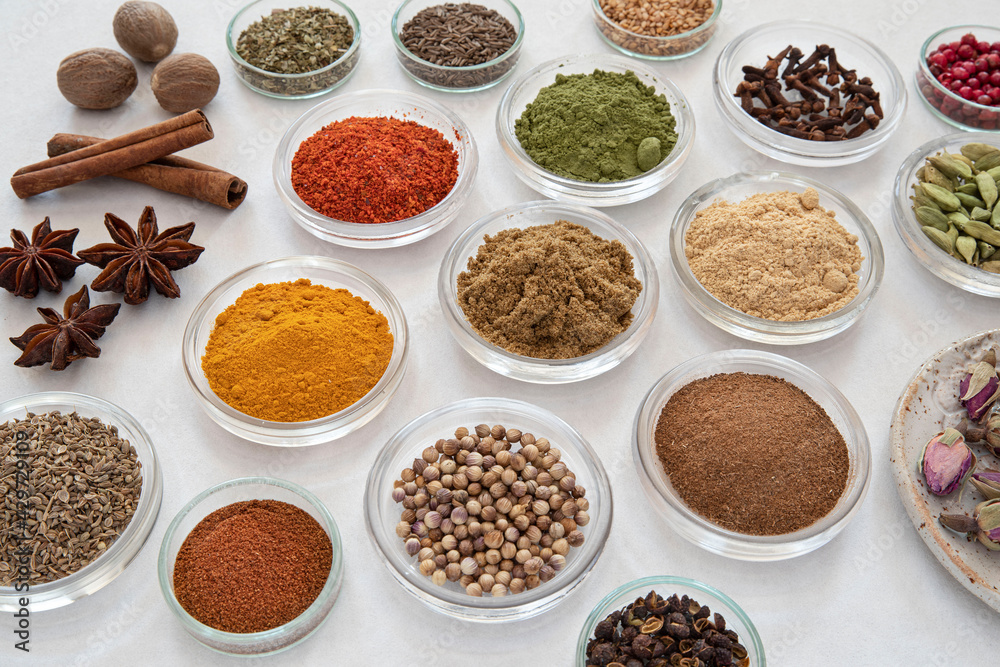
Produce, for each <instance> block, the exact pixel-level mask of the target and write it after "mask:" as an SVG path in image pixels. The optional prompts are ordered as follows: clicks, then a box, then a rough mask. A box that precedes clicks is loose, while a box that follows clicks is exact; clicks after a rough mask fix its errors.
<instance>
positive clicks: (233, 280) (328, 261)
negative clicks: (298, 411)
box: [181, 255, 409, 444]
mask: <svg viewBox="0 0 1000 667" xmlns="http://www.w3.org/2000/svg"><path fill="white" fill-rule="evenodd" d="M300 266H305V267H312V268H321V269H324V270H326V271H332V272H334V273H336V274H338V275H347V276H350V277H352V278H354V279H356V280H358V281H359V282H361V283H363V284H364V285H365V286H366V287H367V288H368V289H370V290H371V291H372V292H374V293H375V294H376V295H377V296H378V298H379V299H381V300H382V301H383V302H384V303H385V306H386V308H385V311H386V312H383V311H382V310H379V312H381V313H382V314H383V315H384V316H385V317H386V319H387V320H388V321H389V325H390V331H391V333H392V335H393V350H392V355H391V356H390V358H389V365H388V366H387V367H386V370H385V372H384V373H383V374H382V377H380V378H379V380H378V382H376V383H375V385H374V386H373V387H372V388H371V389H369V390H368V393H366V394H365V395H364V396H363V397H362V398H361V399H360V400H358V401H357V402H356V403H353V404H351V405H349V406H348V407H346V408H344V409H343V410H341V411H339V412H335V413H333V414H330V415H326V416H324V417H319V418H317V419H311V420H308V421H300V422H276V421H268V420H266V419H259V418H257V417H252V416H250V415H248V414H246V413H244V412H240V411H239V410H237V409H236V408H234V407H232V406H230V405H229V404H227V403H226V402H225V401H223V400H222V399H220V398H219V397H218V396H216V395H215V392H213V391H211V388H210V387H209V389H208V393H206V392H203V391H202V390H201V388H200V387H199V385H198V382H197V380H196V377H195V375H196V373H197V372H200V371H201V364H200V363H197V362H199V361H200V359H201V355H202V354H203V353H204V350H202V351H201V352H198V351H196V350H195V349H194V345H195V342H196V341H195V338H196V331H197V329H198V328H199V327H200V326H201V324H202V323H203V322H204V321H205V320H206V319H207V318H208V317H209V308H210V306H212V305H213V304H214V303H215V302H216V301H217V300H218V298H219V297H220V296H221V295H222V294H223V293H225V292H226V291H228V290H230V289H232V288H233V287H234V286H235V285H237V284H238V283H240V282H242V281H245V280H247V279H248V278H250V277H251V276H257V275H259V274H261V273H266V272H268V271H269V270H271V269H284V268H295V267H300ZM278 282H286V281H278ZM266 284H273V283H266ZM250 287H252V285H251V286H248V287H247V289H249V288H250ZM345 289H346V288H345ZM244 291H246V290H244ZM348 291H350V290H348ZM352 295H353V296H355V297H358V296H359V295H357V294H353V292H352ZM237 298H238V297H237ZM359 298H362V297H359ZM365 300H366V301H368V299H365ZM376 310H378V309H376ZM408 349H409V334H408V330H407V324H406V316H405V314H404V312H403V308H402V306H401V305H400V303H399V301H398V300H397V299H396V296H395V295H394V294H393V293H392V291H390V290H389V288H388V287H387V286H386V285H385V284H384V283H382V282H381V281H380V280H378V279H377V278H375V277H374V276H373V275H371V274H370V273H368V272H366V271H364V270H362V269H360V268H358V267H357V266H355V265H353V264H350V263H348V262H345V261H343V260H340V259H333V258H331V257H326V256H322V255H293V256H290V257H281V258H278V259H270V260H265V261H263V262H258V263H256V264H251V265H250V266H247V267H244V268H242V269H240V270H239V271H236V272H235V273H233V274H231V275H229V276H228V277H226V278H224V279H223V280H222V281H221V282H219V283H218V284H216V285H215V286H213V287H212V288H211V289H209V291H208V292H207V293H206V294H205V296H204V297H202V299H201V301H199V302H198V305H196V306H195V308H194V310H193V311H191V316H190V317H189V318H188V322H187V325H185V327H184V337H183V353H182V355H181V356H182V362H183V365H184V374H185V376H186V377H187V380H188V384H189V385H191V387H192V389H193V390H194V393H195V395H197V396H198V397H199V399H200V404H201V405H202V406H204V407H207V408H210V409H211V410H212V411H217V412H219V413H221V414H222V415H224V416H225V417H226V419H227V422H229V423H232V422H233V421H235V422H236V423H238V424H239V425H240V426H241V427H245V426H247V425H254V426H256V427H257V428H258V429H266V430H267V431H269V432H270V434H271V435H272V436H282V435H284V436H288V437H295V436H299V435H302V433H301V432H302V431H309V432H313V431H316V430H317V429H318V430H319V432H322V431H324V430H325V429H326V428H328V427H329V428H332V427H336V426H340V425H342V424H345V423H350V422H353V421H355V420H356V419H358V418H360V417H362V416H364V415H366V414H368V412H369V411H370V410H371V409H372V408H373V407H375V406H377V405H379V404H380V403H381V402H383V401H386V400H388V398H389V397H388V396H383V394H384V393H385V389H386V387H387V386H388V385H390V384H392V383H393V382H395V380H396V379H397V376H401V375H402V373H403V371H404V370H405V369H406V361H407V351H408ZM202 375H204V373H202ZM227 430H228V429H227ZM255 442H256V441H255ZM261 444H271V443H261Z"/></svg>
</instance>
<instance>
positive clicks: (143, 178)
mask: <svg viewBox="0 0 1000 667" xmlns="http://www.w3.org/2000/svg"><path fill="white" fill-rule="evenodd" d="M102 141H105V140H104V139H101V138H99V137H88V136H86V135H83V134H57V135H55V136H54V137H52V138H51V139H49V143H48V153H49V157H55V156H57V155H63V154H64V153H69V152H70V151H75V150H78V149H80V148H84V147H86V146H91V145H94V144H97V143H100V142H102ZM109 175H110V176H114V177H115V178H124V179H127V180H129V181H135V182H136V183H144V184H146V185H149V186H151V187H154V188H156V189H157V190H163V191H164V192H173V193H174V194H178V195H184V196H185V197H192V198H194V199H200V200H201V201H204V202H208V203H209V204H215V205H216V206H221V207H222V208H227V209H230V210H232V209H234V208H236V207H237V206H239V205H240V204H242V203H243V199H244V197H246V194H247V184H246V182H245V181H243V180H241V179H239V178H237V177H236V176H233V175H232V174H230V173H228V172H225V171H222V170H221V169H216V168H215V167H211V166H209V165H207V164H202V163H201V162H195V161H194V160H188V159H187V158H183V157H178V156H176V155H168V156H166V157H161V158H158V159H156V160H152V161H151V162H147V163H146V164H143V165H139V166H138V167H130V168H128V169H123V170H121V171H116V172H115V173H113V174H109Z"/></svg>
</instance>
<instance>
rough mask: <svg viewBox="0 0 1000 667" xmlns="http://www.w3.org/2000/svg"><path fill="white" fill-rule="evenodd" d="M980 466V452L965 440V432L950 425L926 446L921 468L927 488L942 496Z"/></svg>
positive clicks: (921, 459)
mask: <svg viewBox="0 0 1000 667" xmlns="http://www.w3.org/2000/svg"><path fill="white" fill-rule="evenodd" d="M975 467H976V455H975V454H973V453H972V450H971V449H969V446H968V445H966V444H965V438H963V437H962V434H961V433H959V432H958V431H956V430H955V429H953V428H946V429H945V430H944V431H942V432H941V433H938V434H937V435H935V436H934V437H933V438H931V439H930V442H928V443H927V445H925V446H924V451H923V453H922V454H921V455H920V471H921V472H922V473H923V475H924V479H926V480H927V488H928V490H930V492H931V493H933V494H935V495H938V496H946V495H948V494H949V493H951V492H952V491H954V490H955V489H957V488H958V487H960V486H961V485H962V483H963V482H965V480H966V479H967V478H968V477H969V475H970V474H971V472H972V471H973V470H974V469H975Z"/></svg>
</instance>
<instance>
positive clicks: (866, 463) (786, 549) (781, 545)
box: [632, 350, 871, 561]
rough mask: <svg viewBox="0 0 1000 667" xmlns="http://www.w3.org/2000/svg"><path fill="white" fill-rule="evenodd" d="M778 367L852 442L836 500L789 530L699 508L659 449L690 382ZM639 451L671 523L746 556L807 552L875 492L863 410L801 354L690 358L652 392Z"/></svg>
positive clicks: (636, 431) (646, 482)
mask: <svg viewBox="0 0 1000 667" xmlns="http://www.w3.org/2000/svg"><path fill="white" fill-rule="evenodd" d="M738 372H743V373H749V374H753V375H771V376H774V377H778V378H781V379H784V380H786V381H788V382H790V383H791V384H793V385H795V386H796V387H798V388H799V389H801V390H802V391H804V392H805V393H806V394H807V395H808V396H809V397H810V398H812V399H813V400H814V401H816V403H817V404H818V405H819V406H820V407H821V408H823V410H824V411H825V412H826V414H827V415H828V416H829V417H830V420H831V421H832V422H833V423H834V425H835V426H836V427H837V430H838V431H840V433H841V435H842V436H843V437H844V441H845V442H846V443H847V452H848V458H849V468H848V472H847V486H846V488H845V489H844V493H843V495H841V497H840V500H839V501H838V502H837V504H836V506H835V507H834V508H833V509H832V510H831V511H830V513H829V514H827V515H826V516H825V517H823V518H821V519H820V520H819V521H817V522H816V523H814V524H812V525H811V526H808V527H806V528H803V529H802V530H798V531H795V532H794V533H788V534H786V535H746V534H743V533H738V532H735V531H732V530H727V529H725V528H722V527H721V526H718V525H716V524H714V523H712V522H711V521H708V520H707V519H705V518H704V517H702V516H701V515H699V514H697V513H695V512H694V511H692V510H691V509H690V508H689V507H688V506H687V504H686V503H685V502H684V501H683V500H682V499H681V497H680V496H679V495H678V494H677V493H676V492H675V491H674V488H673V486H672V485H671V484H670V479H669V478H668V477H667V475H666V473H665V472H664V470H663V465H662V464H661V463H660V459H659V457H658V456H657V454H656V440H655V438H654V432H655V431H656V424H657V422H658V421H659V418H660V412H661V411H662V410H663V406H664V405H666V404H667V401H669V400H670V397H671V396H673V395H674V394H675V393H676V392H677V391H679V390H680V389H681V388H683V387H684V386H686V385H687V384H688V383H690V382H692V381H694V380H697V379H700V378H705V377H709V376H711V375H716V374H719V373H738ZM632 457H633V459H634V460H635V466H636V468H637V470H638V473H639V481H640V482H641V484H642V487H643V488H644V489H645V491H646V495H647V496H649V498H650V500H651V501H652V503H653V505H654V506H655V507H656V508H657V509H658V510H659V511H660V513H661V514H662V515H663V517H664V518H665V519H666V521H667V524H668V525H669V527H670V528H671V529H672V530H673V531H675V532H677V533H678V534H680V535H681V536H682V537H684V538H685V539H686V540H688V541H689V542H691V543H692V544H696V545H698V546H699V547H701V548H702V549H705V550H706V551H711V552H712V553H716V554H719V555H722V556H728V557H730V558H737V559H740V560H753V561H768V560H782V559H785V558H793V557H795V556H801V555H803V554H807V553H809V552H810V551H813V550H814V549H818V548H819V547H821V546H823V545H824V544H826V543H827V542H829V541H830V540H832V539H833V538H834V537H835V536H836V535H837V534H838V533H840V531H842V530H843V529H844V528H845V527H846V526H847V523H848V522H849V521H850V520H851V519H852V518H853V517H854V515H855V513H856V512H857V511H858V508H860V507H861V502H862V501H863V500H864V497H865V494H866V493H867V492H868V483H869V471H870V469H871V448H870V446H869V444H868V434H867V432H866V431H865V426H864V424H863V423H862V422H861V418H860V417H859V416H858V413H857V412H855V411H854V408H853V407H852V406H851V404H850V402H848V400H847V398H846V397H845V396H844V395H843V394H841V393H840V391H839V390H838V389H837V388H836V387H834V386H833V385H832V384H830V382H829V381H827V380H826V379H825V378H823V377H822V376H820V375H818V374H817V373H816V372H814V371H813V370H811V369H809V368H807V367H806V366H803V365H802V364H800V363H798V362H797V361H792V360H791V359H788V358H786V357H782V356H780V355H777V354H771V353H770V352H758V351H756V350H722V351H719V352H712V353H710V354H704V355H701V356H698V357H695V358H694V359H690V360H688V361H686V362H684V363H682V364H680V365H679V366H677V367H675V368H674V369H673V370H671V371H670V372H669V373H667V374H666V375H664V376H663V377H662V378H660V380H659V381H657V383H656V384H655V385H653V388H652V389H650V390H649V393H648V394H646V398H645V399H643V401H642V404H641V405H640V406H639V410H638V411H637V412H636V415H635V422H634V423H633V427H632Z"/></svg>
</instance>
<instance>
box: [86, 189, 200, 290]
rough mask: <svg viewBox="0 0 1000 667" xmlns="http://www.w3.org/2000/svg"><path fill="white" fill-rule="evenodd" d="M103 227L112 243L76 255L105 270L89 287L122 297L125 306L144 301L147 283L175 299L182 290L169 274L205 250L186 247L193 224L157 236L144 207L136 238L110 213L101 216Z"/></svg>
mask: <svg viewBox="0 0 1000 667" xmlns="http://www.w3.org/2000/svg"><path fill="white" fill-rule="evenodd" d="M104 226H105V227H107V228H108V232H109V233H110V234H111V238H112V239H114V241H115V243H99V244H97V245H95V246H94V247H93V248H87V249H86V250H81V251H80V252H78V253H77V255H79V256H80V259H82V260H83V261H85V262H87V263H88V264H94V265H96V266H98V267H100V268H102V269H104V271H102V272H101V275H99V276H97V278H95V279H94V282H93V283H91V285H90V286H91V287H92V288H93V289H94V290H95V291H98V292H108V291H111V292H118V293H124V294H125V303H130V304H137V303H142V302H143V301H145V300H146V299H147V298H148V297H149V284H150V283H152V284H153V287H154V288H156V291H157V292H159V293H160V294H162V295H163V296H165V297H168V298H171V299H176V298H177V297H179V296H180V295H181V288H180V287H178V286H177V283H176V282H174V278H173V276H171V275H170V272H171V271H177V270H178V269H183V268H184V267H185V266H188V265H189V264H194V263H195V262H196V261H198V255H200V254H201V253H202V251H204V250H205V249H204V248H202V247H201V246H197V245H194V244H192V243H188V239H189V238H191V234H193V233H194V223H193V222H189V223H187V224H186V225H180V226H179V227H171V228H170V229H168V230H166V231H164V232H163V233H162V234H158V233H157V232H158V231H159V230H158V228H157V226H156V214H155V213H153V207H152V206H147V207H146V208H145V209H144V210H143V212H142V216H140V217H139V227H138V234H137V233H136V232H135V231H133V230H132V228H131V227H129V226H128V225H127V224H126V223H125V221H124V220H122V219H121V218H119V217H118V216H116V215H114V214H112V213H105V214H104Z"/></svg>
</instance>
